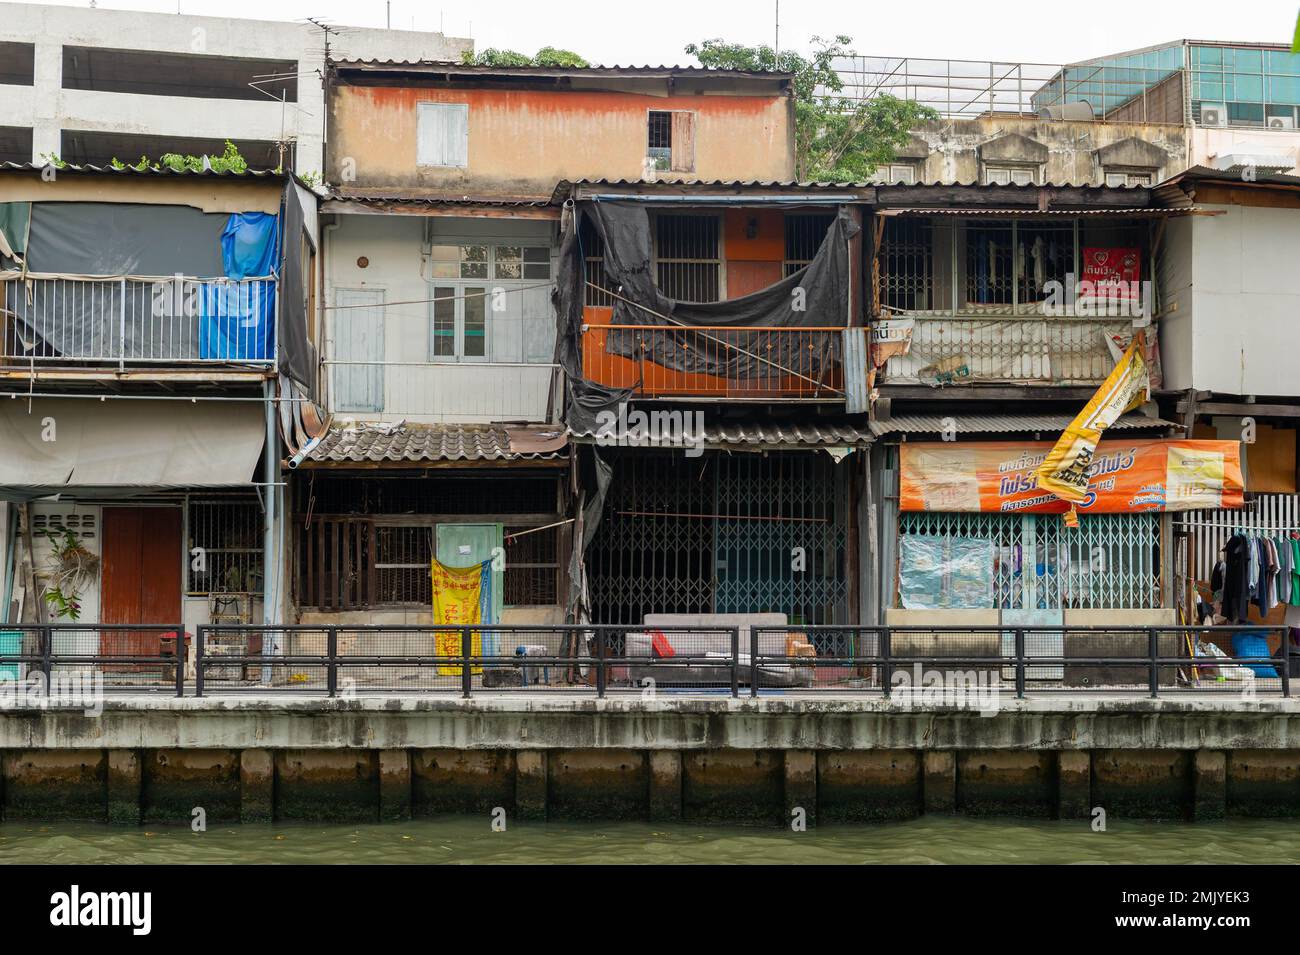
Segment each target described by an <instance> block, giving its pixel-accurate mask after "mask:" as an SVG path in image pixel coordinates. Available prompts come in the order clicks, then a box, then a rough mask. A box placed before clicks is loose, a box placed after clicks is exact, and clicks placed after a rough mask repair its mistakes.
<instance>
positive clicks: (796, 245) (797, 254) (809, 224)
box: [782, 212, 835, 275]
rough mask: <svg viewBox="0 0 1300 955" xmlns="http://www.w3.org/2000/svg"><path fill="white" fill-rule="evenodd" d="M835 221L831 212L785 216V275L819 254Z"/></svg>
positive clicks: (790, 273) (797, 269)
mask: <svg viewBox="0 0 1300 955" xmlns="http://www.w3.org/2000/svg"><path fill="white" fill-rule="evenodd" d="M834 221H835V214H834V213H831V212H816V213H810V214H798V215H787V216H786V217H785V262H784V263H783V271H782V274H783V275H793V274H794V273H795V272H798V271H799V270H800V269H801V268H803V267H804V266H805V265H807V264H808V263H809V262H811V261H812V260H813V258H814V257H815V256H816V255H817V250H818V249H820V248H821V245H822V240H823V239H825V238H826V232H827V230H828V229H830V227H831V223H832V222H834Z"/></svg>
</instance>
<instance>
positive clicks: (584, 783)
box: [0, 698, 1300, 825]
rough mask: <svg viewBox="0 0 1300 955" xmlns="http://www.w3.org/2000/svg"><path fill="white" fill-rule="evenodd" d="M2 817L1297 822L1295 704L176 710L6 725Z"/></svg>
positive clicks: (525, 704)
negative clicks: (498, 814)
mask: <svg viewBox="0 0 1300 955" xmlns="http://www.w3.org/2000/svg"><path fill="white" fill-rule="evenodd" d="M0 807H2V809H3V813H4V818H5V819H8V820H18V819H30V820H56V819H85V820H108V821H112V822H119V823H128V824H148V825H163V824H169V823H176V824H188V823H189V822H190V820H191V818H192V814H193V811H194V809H196V808H202V809H203V810H204V813H205V815H206V818H207V821H208V823H209V824H212V823H219V822H238V821H269V820H273V819H275V820H291V819H304V820H334V821H373V820H377V819H378V820H390V819H404V818H411V817H429V816H437V815H440V814H445V813H472V814H482V815H484V816H485V817H487V816H488V815H489V814H491V813H492V812H493V811H494V810H497V809H500V810H503V811H504V813H505V816H506V818H507V819H509V820H539V819H602V818H603V819H620V820H628V819H638V818H639V819H646V820H651V821H660V820H665V821H666V820H685V821H700V822H743V823H760V824H769V825H779V824H783V823H787V822H788V821H789V820H790V819H791V815H792V813H794V812H795V811H796V810H802V815H803V816H804V817H806V819H807V821H808V823H809V824H816V823H821V824H834V823H857V822H874V821H883V820H894V819H907V818H911V817H914V816H917V815H920V814H922V813H964V814H995V815H1016V816H1027V817H1040V818H1087V817H1088V816H1089V815H1090V814H1091V813H1092V812H1093V811H1094V809H1095V808H1097V807H1100V808H1102V809H1104V810H1106V813H1107V817H1108V818H1109V819H1112V820H1113V819H1126V818H1128V819H1132V818H1190V819H1216V818H1223V817H1225V816H1245V817H1249V816H1256V817H1258V816H1273V817H1279V816H1292V817H1294V816H1300V707H1297V706H1296V705H1295V704H1294V702H1293V701H1289V700H1286V701H1284V700H1273V701H1258V702H1242V701H1196V702H1190V701H1185V700H1179V701H1170V700H1159V701H1155V700H1151V701H1148V700H1127V701H1086V700H1071V701H1055V700H1052V701H1018V702H1014V703H1005V702H1004V704H1003V705H1002V706H1001V707H1000V708H999V709H998V711H997V712H996V713H993V714H991V715H984V716H982V715H980V714H979V713H978V712H972V711H968V710H958V709H953V708H943V707H928V708H926V707H910V708H900V707H898V706H896V705H892V704H890V703H888V702H886V701H880V700H865V701H863V700H857V701H838V702H835V701H789V700H771V699H759V700H757V701H749V700H739V701H737V700H701V701H686V700H674V701H665V702H656V701H641V700H619V699H610V700H604V701H592V700H586V701H567V702H566V701H551V700H535V699H519V698H496V699H475V700H471V701H461V700H422V699H407V700H389V701H381V700H374V701H369V700H362V701H357V700H339V701H318V700H316V701H305V700H304V701H294V702H291V703H283V702H279V701H270V700H248V699H241V700H237V701H236V700H221V699H216V700H208V699H204V700H194V699H186V700H171V699H147V700H131V701H129V702H127V701H115V702H110V703H109V704H108V705H107V706H106V708H105V710H104V712H103V713H102V714H100V715H98V716H90V715H85V714H83V713H81V712H80V711H66V710H47V711H43V712H42V711H21V712H9V713H4V714H0Z"/></svg>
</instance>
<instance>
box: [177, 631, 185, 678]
mask: <svg viewBox="0 0 1300 955" xmlns="http://www.w3.org/2000/svg"><path fill="white" fill-rule="evenodd" d="M176 695H177V696H184V695H185V624H184V622H182V623H181V624H180V625H179V626H178V627H177V628H176Z"/></svg>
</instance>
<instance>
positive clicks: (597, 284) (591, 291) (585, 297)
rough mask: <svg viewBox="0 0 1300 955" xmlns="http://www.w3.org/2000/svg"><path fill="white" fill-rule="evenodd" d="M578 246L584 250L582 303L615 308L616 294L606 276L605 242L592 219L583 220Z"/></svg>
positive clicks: (596, 306)
mask: <svg viewBox="0 0 1300 955" xmlns="http://www.w3.org/2000/svg"><path fill="white" fill-rule="evenodd" d="M578 246H579V248H580V250H581V251H582V277H583V281H584V285H583V289H582V304H583V305H586V306H591V307H593V308H613V307H614V296H613V295H611V294H610V292H609V291H608V284H609V280H608V279H607V278H606V277H605V243H604V241H603V240H602V239H601V237H600V233H599V232H597V231H596V227H595V226H594V225H592V223H591V220H590V219H585V218H584V219H583V220H582V225H581V227H579V229H578ZM585 283H590V284H585Z"/></svg>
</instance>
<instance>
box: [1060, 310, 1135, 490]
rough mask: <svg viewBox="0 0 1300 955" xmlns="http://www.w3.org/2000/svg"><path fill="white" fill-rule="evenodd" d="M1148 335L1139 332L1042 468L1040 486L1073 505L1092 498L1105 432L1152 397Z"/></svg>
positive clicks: (1071, 423) (1062, 436) (1067, 428)
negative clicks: (1099, 446) (1094, 462)
mask: <svg viewBox="0 0 1300 955" xmlns="http://www.w3.org/2000/svg"><path fill="white" fill-rule="evenodd" d="M1145 352H1146V335H1145V334H1143V333H1142V332H1138V333H1137V334H1136V335H1134V336H1133V341H1132V342H1131V343H1130V344H1129V346H1128V351H1126V352H1124V357H1123V358H1121V359H1120V360H1119V364H1118V365H1116V366H1115V370H1114V371H1112V372H1111V373H1110V375H1109V376H1108V377H1107V378H1106V380H1105V381H1104V382H1103V383H1102V386H1101V387H1100V388H1098V389H1097V393H1096V394H1095V395H1093V396H1092V398H1091V399H1090V400H1089V401H1088V403H1087V404H1086V405H1085V406H1084V408H1083V410H1082V411H1080V412H1079V414H1078V415H1076V416H1075V419H1074V420H1073V421H1071V422H1070V424H1069V425H1068V426H1067V427H1066V429H1065V431H1064V432H1062V433H1061V437H1060V440H1058V441H1057V442H1056V445H1055V447H1053V448H1052V450H1051V451H1050V452H1049V453H1048V455H1047V458H1046V459H1045V460H1044V461H1043V463H1042V465H1041V466H1040V467H1039V468H1038V471H1037V478H1038V487H1039V488H1041V489H1042V490H1044V491H1049V492H1050V493H1052V494H1055V495H1056V496H1057V497H1059V498H1061V500H1063V501H1069V502H1070V503H1071V504H1082V503H1083V502H1084V501H1085V500H1086V499H1087V497H1088V472H1089V470H1090V469H1091V468H1092V459H1093V457H1094V456H1095V455H1096V453H1097V444H1098V443H1099V442H1100V441H1101V433H1102V432H1103V431H1105V430H1106V429H1107V428H1109V427H1110V426H1111V425H1112V424H1114V423H1115V421H1116V419H1118V418H1119V416H1120V415H1122V414H1124V413H1125V412H1126V411H1131V410H1132V409H1134V408H1136V407H1137V406H1138V405H1140V404H1143V403H1144V402H1146V401H1147V400H1148V399H1149V398H1150V393H1151V378H1150V374H1149V369H1148V368H1147V362H1146V358H1145V357H1144V356H1145Z"/></svg>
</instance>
